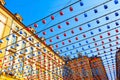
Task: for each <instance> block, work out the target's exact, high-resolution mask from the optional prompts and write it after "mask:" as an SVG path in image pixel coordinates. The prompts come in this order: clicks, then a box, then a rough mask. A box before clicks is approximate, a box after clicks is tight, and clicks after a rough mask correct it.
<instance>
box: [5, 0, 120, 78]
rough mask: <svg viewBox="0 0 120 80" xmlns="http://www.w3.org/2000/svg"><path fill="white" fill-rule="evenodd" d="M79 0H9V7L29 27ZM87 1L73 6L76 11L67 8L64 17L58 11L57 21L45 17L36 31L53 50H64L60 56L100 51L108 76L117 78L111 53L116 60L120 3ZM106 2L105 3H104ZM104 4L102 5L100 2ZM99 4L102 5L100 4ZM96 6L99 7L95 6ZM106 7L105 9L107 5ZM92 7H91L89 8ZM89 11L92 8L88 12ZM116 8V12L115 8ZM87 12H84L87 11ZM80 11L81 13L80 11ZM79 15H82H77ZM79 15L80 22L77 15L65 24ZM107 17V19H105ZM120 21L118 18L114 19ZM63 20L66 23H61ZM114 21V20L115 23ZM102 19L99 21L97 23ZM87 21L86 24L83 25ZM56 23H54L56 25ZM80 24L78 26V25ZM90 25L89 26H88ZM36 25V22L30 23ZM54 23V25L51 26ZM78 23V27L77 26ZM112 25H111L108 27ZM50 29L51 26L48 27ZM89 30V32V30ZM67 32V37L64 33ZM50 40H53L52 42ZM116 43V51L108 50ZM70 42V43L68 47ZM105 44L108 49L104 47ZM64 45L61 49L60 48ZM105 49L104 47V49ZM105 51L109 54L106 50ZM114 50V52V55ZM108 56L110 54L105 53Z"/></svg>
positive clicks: (101, 0)
mask: <svg viewBox="0 0 120 80" xmlns="http://www.w3.org/2000/svg"><path fill="white" fill-rule="evenodd" d="M75 1H77V0H64V1H61V0H35V1H33V0H15V1H10V0H6V7H7V8H8V9H9V10H10V11H11V12H12V13H16V12H17V13H19V14H20V15H22V17H23V19H24V21H23V23H24V24H25V25H26V26H27V25H29V24H31V23H33V22H35V21H37V20H39V19H41V18H43V17H45V16H47V15H49V14H51V13H52V12H55V11H57V10H59V9H61V8H63V7H65V6H67V5H69V4H71V3H73V2H75ZM82 2H83V3H84V5H83V6H80V2H79V3H77V4H75V5H73V6H72V7H73V8H74V10H73V11H72V12H71V11H69V8H66V9H64V10H63V12H64V16H60V15H59V13H56V14H54V16H55V20H53V21H52V20H51V19H50V17H48V18H46V19H45V20H46V24H42V22H41V21H40V22H37V24H38V28H35V29H36V31H37V32H39V31H41V32H40V33H39V34H38V35H39V36H43V37H45V38H46V39H47V40H46V42H47V44H53V46H54V50H56V51H57V50H58V51H60V52H61V54H60V55H61V56H69V55H70V56H71V57H76V56H77V55H76V53H77V52H82V54H89V56H92V55H93V54H95V55H96V54H98V52H99V53H100V54H101V55H100V56H103V57H102V59H104V61H103V62H104V64H105V66H106V69H107V72H108V76H109V79H110V80H113V79H112V78H114V70H113V69H112V62H111V61H112V58H111V56H113V57H114V59H115V52H116V51H115V48H116V46H117V47H120V46H119V45H116V44H115V43H116V42H115V41H118V42H119V41H120V40H116V38H115V37H116V36H117V34H119V32H118V33H117V32H115V30H116V29H118V30H119V28H118V27H119V26H118V25H116V22H117V23H120V20H117V19H119V17H118V16H119V15H118V16H116V14H120V10H118V9H119V7H118V6H120V4H117V5H116V4H115V3H114V0H112V1H109V0H94V1H88V0H82ZM103 3H104V4H103ZM100 4H102V5H100ZM98 5H99V6H98ZM95 6H96V7H95ZM106 6H107V8H106V9H105V7H106ZM93 7H94V8H93ZM90 8H92V9H91V10H89V9H90ZM87 10H89V11H87ZM95 10H97V11H98V12H97V13H95V12H94V11H95ZM115 10H117V11H115ZM84 11H85V12H84ZM80 13H81V14H80ZM77 14H79V15H77ZM85 14H87V17H85ZM74 15H77V16H75V17H77V18H78V19H79V21H78V22H75V20H74V18H72V19H69V20H67V21H68V22H69V23H70V25H66V24H65V22H66V21H64V20H66V19H68V18H70V17H72V16H74ZM106 17H107V18H106ZM115 20H117V21H115ZM61 21H64V22H61ZM112 21H113V22H112ZM59 22H61V23H60V25H61V26H62V28H61V29H58V28H57V26H58V24H57V25H55V24H56V23H59ZM97 22H100V23H97ZM83 23H84V24H83ZM53 25H54V26H53ZM78 25H79V26H78ZM88 25H90V26H88ZM31 26H32V27H34V26H33V25H31ZM51 26H52V27H51ZM75 26H78V27H75ZM108 26H110V27H108ZM49 27H51V28H52V29H53V32H51V31H50V29H51V28H49ZM79 27H82V29H83V30H81V31H79ZM46 28H48V29H46ZM71 30H73V31H74V34H71ZM89 30H90V31H89ZM42 32H46V35H43V34H42ZM108 32H110V34H111V36H113V35H114V36H113V37H109V36H108V35H107V33H108ZM65 33H66V35H67V36H66V37H65V36H63V34H65ZM83 34H86V36H87V37H86V38H84V37H83ZM101 35H102V36H103V38H106V39H103V41H104V42H105V43H106V44H105V45H101V41H102V39H101V38H100V36H101ZM56 36H59V37H60V39H56ZM76 37H78V38H79V40H75V38H76ZM92 38H95V39H96V40H98V41H97V42H96V43H97V44H98V45H99V46H97V47H96V46H95V45H94V41H93V40H92ZM50 39H52V40H53V41H52V42H50ZM108 39H111V40H112V41H114V42H109V41H108ZM68 40H71V41H72V43H69V42H68ZM62 42H65V45H62V44H61V43H62ZM80 44H81V45H84V46H80ZM110 44H112V45H115V47H111V48H112V49H113V50H114V51H111V52H110V51H109V50H110V48H107V47H109V45H110ZM56 45H59V48H56V47H55V46H56ZM67 45H69V46H67ZM103 46H105V47H106V48H105V49H103ZM60 47H61V48H60ZM96 48H99V49H101V50H100V51H96ZM102 49H103V50H102ZM104 51H106V52H107V53H104ZM111 53H113V54H112V55H111ZM106 55H107V56H106ZM114 59H113V62H114V64H115V60H114ZM106 62H108V63H109V66H110V71H111V73H112V74H111V75H112V78H111V77H110V74H109V73H110V72H109V68H108V64H106Z"/></svg>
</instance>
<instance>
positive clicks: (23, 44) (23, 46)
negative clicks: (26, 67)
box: [21, 41, 26, 53]
mask: <svg viewBox="0 0 120 80" xmlns="http://www.w3.org/2000/svg"><path fill="white" fill-rule="evenodd" d="M25 47H26V43H25V41H22V45H21V49H22V50H21V52H22V53H25V51H26V49H25Z"/></svg>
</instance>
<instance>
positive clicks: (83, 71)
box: [82, 68, 87, 77]
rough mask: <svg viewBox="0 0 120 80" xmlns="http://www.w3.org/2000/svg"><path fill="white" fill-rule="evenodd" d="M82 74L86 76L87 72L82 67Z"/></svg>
mask: <svg viewBox="0 0 120 80" xmlns="http://www.w3.org/2000/svg"><path fill="white" fill-rule="evenodd" d="M82 74H83V76H84V77H87V72H86V70H85V69H84V68H82Z"/></svg>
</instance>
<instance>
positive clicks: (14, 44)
mask: <svg viewBox="0 0 120 80" xmlns="http://www.w3.org/2000/svg"><path fill="white" fill-rule="evenodd" d="M11 41H12V42H11V43H12V48H16V43H17V36H16V35H15V34H13V35H12V39H11Z"/></svg>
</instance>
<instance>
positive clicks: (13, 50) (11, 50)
mask: <svg viewBox="0 0 120 80" xmlns="http://www.w3.org/2000/svg"><path fill="white" fill-rule="evenodd" d="M8 51H9V52H11V53H16V48H15V47H13V48H10V49H9V50H8Z"/></svg>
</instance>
